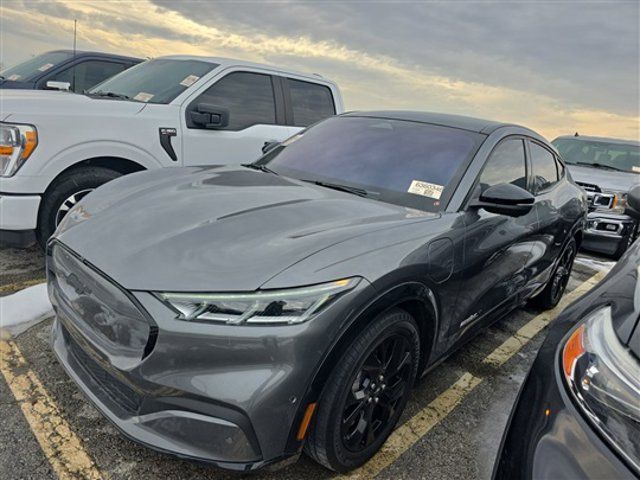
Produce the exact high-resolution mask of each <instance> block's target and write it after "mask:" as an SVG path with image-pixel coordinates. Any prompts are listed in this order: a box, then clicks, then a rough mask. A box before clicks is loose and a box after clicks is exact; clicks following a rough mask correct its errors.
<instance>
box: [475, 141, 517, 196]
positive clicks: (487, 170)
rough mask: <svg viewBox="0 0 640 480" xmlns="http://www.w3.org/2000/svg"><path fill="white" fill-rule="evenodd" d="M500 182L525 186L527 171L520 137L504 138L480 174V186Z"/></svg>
mask: <svg viewBox="0 0 640 480" xmlns="http://www.w3.org/2000/svg"><path fill="white" fill-rule="evenodd" d="M500 183H512V184H514V185H517V186H518V187H521V188H527V171H526V163H525V156H524V142H523V141H522V140H521V139H512V140H505V141H503V142H502V143H500V144H499V145H498V146H497V147H496V148H495V149H494V150H493V152H492V153H491V156H490V157H489V160H487V163H486V164H485V167H484V170H483V171H482V174H481V175H480V186H481V189H482V191H483V192H484V191H485V190H486V189H487V188H489V187H492V186H493V185H498V184H500Z"/></svg>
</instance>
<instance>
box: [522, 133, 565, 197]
mask: <svg viewBox="0 0 640 480" xmlns="http://www.w3.org/2000/svg"><path fill="white" fill-rule="evenodd" d="M529 145H531V169H532V171H533V172H532V174H533V175H532V176H533V193H538V192H541V191H542V190H545V189H546V188H549V187H550V186H552V185H553V184H554V183H556V182H557V181H558V180H559V177H558V165H557V163H556V158H555V156H554V155H553V154H552V153H551V152H550V151H549V150H547V149H546V148H544V147H542V146H540V145H538V144H537V143H535V142H529Z"/></svg>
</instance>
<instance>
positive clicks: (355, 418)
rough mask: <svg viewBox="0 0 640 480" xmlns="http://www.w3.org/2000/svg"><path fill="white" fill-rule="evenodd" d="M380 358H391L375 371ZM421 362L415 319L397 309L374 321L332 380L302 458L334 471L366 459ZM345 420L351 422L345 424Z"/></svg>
mask: <svg viewBox="0 0 640 480" xmlns="http://www.w3.org/2000/svg"><path fill="white" fill-rule="evenodd" d="M385 349H386V350H385ZM385 353H386V356H385ZM394 355H395V356H394ZM380 358H383V359H386V358H389V360H390V361H389V363H387V367H386V369H385V368H384V367H379V366H378V365H379V364H380V362H379V359H380ZM419 358H420V336H419V332H418V327H417V325H416V322H415V320H414V319H413V317H412V316H411V315H409V314H408V313H407V312H405V311H404V310H400V309H393V310H390V311H388V312H386V313H383V314H381V315H380V316H378V317H377V318H376V319H375V320H374V321H373V322H372V323H371V324H370V325H368V326H367V328H366V329H365V330H364V331H363V332H362V333H361V334H360V336H359V337H357V338H356V339H355V340H353V342H352V343H351V344H350V345H349V346H348V348H347V349H346V351H345V353H344V355H343V356H342V358H341V359H340V361H339V362H338V363H337V365H336V367H335V369H334V371H333V372H332V374H331V375H330V377H329V379H328V381H327V383H326V387H325V389H324V391H323V392H322V395H321V398H320V401H319V403H318V408H317V413H316V416H315V418H314V421H313V422H312V425H311V427H310V432H309V437H308V439H307V442H306V444H305V447H304V451H305V453H306V454H307V455H309V456H310V457H311V458H313V459H314V460H315V461H316V462H318V463H320V464H321V465H323V466H325V467H326V468H328V469H330V470H334V471H336V472H347V471H349V470H352V469H354V468H357V467H359V466H360V465H362V464H364V463H365V462H366V461H367V460H369V459H370V458H371V457H372V456H373V455H374V454H375V453H376V452H377V451H378V450H379V449H380V447H381V446H382V444H383V443H384V442H385V440H386V439H387V437H388V436H389V435H390V434H391V432H392V431H393V429H394V427H395V425H396V423H397V422H398V419H399V417H400V415H401V414H402V412H403V410H404V408H405V406H406V404H407V401H408V399H409V396H410V393H411V389H412V387H413V384H414V382H415V379H416V375H417V372H418V361H419ZM398 359H402V360H403V361H398ZM383 363H384V362H383ZM397 366H400V367H399V368H396V367H397ZM365 369H366V373H365ZM394 370H397V371H398V373H397V374H395V375H394V374H393V373H391V372H392V371H394ZM385 375H386V378H385ZM375 382H378V383H377V384H376V383H375ZM385 382H386V383H385ZM344 418H347V419H348V420H349V421H347V422H343V419H344ZM367 419H369V421H368V422H367V421H366V420H367ZM363 421H364V422H365V426H364V427H363V426H362V422H363Z"/></svg>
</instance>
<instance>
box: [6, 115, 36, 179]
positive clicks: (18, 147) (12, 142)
mask: <svg viewBox="0 0 640 480" xmlns="http://www.w3.org/2000/svg"><path fill="white" fill-rule="evenodd" d="M37 146H38V131H37V130H36V127H34V126H33V125H18V124H12V123H0V176H1V177H10V176H12V175H13V174H14V173H16V172H17V171H18V169H19V168H20V167H21V166H22V164H23V163H24V162H25V161H26V160H27V158H29V157H30V156H31V154H32V153H33V151H34V150H35V149H36V147H37Z"/></svg>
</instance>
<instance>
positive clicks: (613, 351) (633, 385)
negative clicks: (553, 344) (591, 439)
mask: <svg viewBox="0 0 640 480" xmlns="http://www.w3.org/2000/svg"><path fill="white" fill-rule="evenodd" d="M562 367H563V373H564V377H565V380H566V381H567V383H568V385H569V390H570V391H571V392H572V394H573V396H574V398H575V399H576V401H577V404H578V405H579V406H580V407H581V409H582V410H583V412H584V413H585V414H586V416H587V418H588V419H589V420H590V421H591V422H592V423H593V424H594V425H595V426H596V428H597V429H598V430H600V432H601V433H602V434H603V435H604V436H605V437H606V438H607V439H608V440H609V442H610V443H611V444H612V445H613V446H614V448H616V449H617V450H618V451H619V452H620V454H621V455H622V456H623V457H625V458H626V459H627V460H628V461H629V463H631V464H632V465H633V466H634V467H635V468H636V469H637V470H638V471H639V472H640V362H639V361H638V359H637V358H636V357H634V355H633V354H632V353H631V352H630V351H629V349H628V348H627V347H625V346H624V345H623V344H622V343H621V342H620V340H619V339H618V336H617V335H616V332H615V330H614V329H613V324H612V319H611V307H609V306H607V307H604V308H601V309H599V310H596V311H595V312H593V313H591V314H590V315H589V316H588V317H587V318H586V319H585V320H584V322H583V323H582V324H581V325H580V326H579V327H578V328H577V329H576V330H575V331H574V332H573V333H572V334H571V336H570V337H569V339H568V341H567V343H566V344H565V346H564V348H563V351H562Z"/></svg>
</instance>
